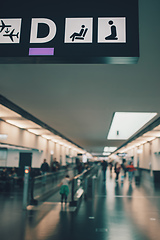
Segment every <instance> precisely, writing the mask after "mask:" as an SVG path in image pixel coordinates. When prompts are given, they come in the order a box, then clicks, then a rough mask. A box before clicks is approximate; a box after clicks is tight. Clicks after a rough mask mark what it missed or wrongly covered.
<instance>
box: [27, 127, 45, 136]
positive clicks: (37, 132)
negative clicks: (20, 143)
mask: <svg viewBox="0 0 160 240" xmlns="http://www.w3.org/2000/svg"><path fill="white" fill-rule="evenodd" d="M27 130H28V132H31V133H34V134H36V135H42V134H44V135H48V134H50V131H48V130H46V129H44V128H40V129H27Z"/></svg>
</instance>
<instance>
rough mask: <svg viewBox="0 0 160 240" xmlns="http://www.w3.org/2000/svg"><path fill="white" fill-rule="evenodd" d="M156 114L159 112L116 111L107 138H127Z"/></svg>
mask: <svg viewBox="0 0 160 240" xmlns="http://www.w3.org/2000/svg"><path fill="white" fill-rule="evenodd" d="M156 115H157V113H140V112H116V113H115V114H114V117H113V120H112V124H111V127H110V130H109V133H108V136H107V139H119V140H126V139H128V138H129V137H131V136H132V135H133V134H134V133H136V132H137V131H138V130H139V129H140V128H142V127H143V126H144V125H145V124H146V123H147V122H149V121H150V120H151V119H152V118H153V117H155V116H156Z"/></svg>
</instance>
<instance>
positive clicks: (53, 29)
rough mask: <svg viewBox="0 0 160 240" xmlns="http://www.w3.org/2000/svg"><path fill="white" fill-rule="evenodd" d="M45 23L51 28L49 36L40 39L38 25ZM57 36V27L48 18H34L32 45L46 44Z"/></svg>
mask: <svg viewBox="0 0 160 240" xmlns="http://www.w3.org/2000/svg"><path fill="white" fill-rule="evenodd" d="M39 23H44V24H47V25H48V26H49V34H48V35H47V36H46V37H43V38H38V37H37V34H38V24H39ZM55 35H56V25H55V23H54V22H53V21H51V20H50V19H47V18H32V24H31V36H30V43H46V42H49V41H51V40H52V39H53V38H54V37H55Z"/></svg>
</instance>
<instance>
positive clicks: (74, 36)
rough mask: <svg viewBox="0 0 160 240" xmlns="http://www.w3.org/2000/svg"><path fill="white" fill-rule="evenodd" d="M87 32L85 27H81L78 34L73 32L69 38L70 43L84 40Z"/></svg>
mask: <svg viewBox="0 0 160 240" xmlns="http://www.w3.org/2000/svg"><path fill="white" fill-rule="evenodd" d="M87 31H88V28H86V29H85V25H82V26H81V30H80V32H79V33H76V32H74V33H73V34H72V35H71V36H70V38H72V42H74V40H75V39H80V40H84V38H85V35H86V33H87Z"/></svg>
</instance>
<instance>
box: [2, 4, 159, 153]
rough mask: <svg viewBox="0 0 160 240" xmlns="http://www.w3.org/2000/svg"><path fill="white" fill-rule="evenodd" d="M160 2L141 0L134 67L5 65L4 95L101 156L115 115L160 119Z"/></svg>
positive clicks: (111, 143) (115, 143) (113, 143)
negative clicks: (154, 114)
mask: <svg viewBox="0 0 160 240" xmlns="http://www.w3.org/2000/svg"><path fill="white" fill-rule="evenodd" d="M159 9H160V1H158V0H155V1H154V4H153V1H151V0H140V1H139V34H140V58H139V61H138V63H137V64H133V65H131V64H130V65H123V64H122V65H121V64H120V65H109V64H1V65H0V94H2V95H3V96H4V97H6V98H8V99H9V100H10V101H12V102H13V103H15V104H17V105H18V106H19V107H21V108H23V109H24V110H26V111H27V112H29V113H30V114H32V115H33V116H35V117H36V118H38V119H40V120H41V121H43V122H44V123H46V124H48V125H49V126H51V127H52V128H54V129H55V130H57V131H58V132H60V133H62V134H63V135H64V136H66V137H67V138H68V139H70V140H72V141H73V142H74V143H76V144H78V145H79V146H81V147H82V148H84V149H86V150H87V151H89V152H95V153H99V154H101V153H102V152H103V149H104V147H105V146H116V147H119V146H121V145H122V144H123V143H124V141H122V140H107V133H108V131H109V127H110V124H111V120H112V117H113V114H114V112H126V111H127V112H128V111H129V112H132V111H133V112H157V113H158V115H157V117H159V116H160V115H159V114H160V77H159V76H160V56H159V54H160V46H159V39H160V28H159V23H160V15H159Z"/></svg>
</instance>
